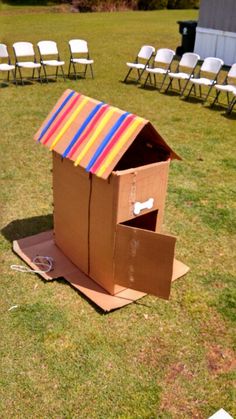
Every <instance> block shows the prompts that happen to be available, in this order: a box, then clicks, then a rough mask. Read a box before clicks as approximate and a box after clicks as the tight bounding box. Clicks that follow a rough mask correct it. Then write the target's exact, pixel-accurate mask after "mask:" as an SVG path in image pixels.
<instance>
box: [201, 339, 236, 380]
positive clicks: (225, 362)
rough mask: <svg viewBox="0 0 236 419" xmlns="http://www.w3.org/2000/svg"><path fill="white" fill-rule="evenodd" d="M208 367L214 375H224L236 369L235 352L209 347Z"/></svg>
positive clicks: (216, 346) (213, 346)
mask: <svg viewBox="0 0 236 419" xmlns="http://www.w3.org/2000/svg"><path fill="white" fill-rule="evenodd" d="M206 357H207V365H208V369H209V371H210V372H211V373H212V374H215V375H217V374H222V373H227V372H230V371H233V370H234V369H236V358H235V353H234V351H233V350H231V349H228V348H221V347H220V346H218V345H211V346H210V345H209V347H208V351H207V356H206Z"/></svg>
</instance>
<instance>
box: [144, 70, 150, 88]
mask: <svg viewBox="0 0 236 419" xmlns="http://www.w3.org/2000/svg"><path fill="white" fill-rule="evenodd" d="M149 78H150V73H148V74H147V77H146V79H145V81H144V83H143V86H144V87H146V84H147V81H148V79H149Z"/></svg>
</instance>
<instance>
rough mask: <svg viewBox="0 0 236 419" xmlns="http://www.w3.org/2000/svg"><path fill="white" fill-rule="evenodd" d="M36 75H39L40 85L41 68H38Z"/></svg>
mask: <svg viewBox="0 0 236 419" xmlns="http://www.w3.org/2000/svg"><path fill="white" fill-rule="evenodd" d="M38 74H39V77H38V78H39V81H40V83H41V84H42V78H41V67H39V68H38Z"/></svg>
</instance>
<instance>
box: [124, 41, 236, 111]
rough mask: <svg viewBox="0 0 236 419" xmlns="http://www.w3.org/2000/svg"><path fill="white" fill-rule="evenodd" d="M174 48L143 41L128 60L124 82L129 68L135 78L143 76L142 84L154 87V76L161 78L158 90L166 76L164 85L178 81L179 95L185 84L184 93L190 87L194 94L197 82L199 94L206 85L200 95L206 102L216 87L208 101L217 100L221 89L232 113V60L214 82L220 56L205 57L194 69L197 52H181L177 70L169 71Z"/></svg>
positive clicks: (235, 97)
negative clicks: (204, 92) (228, 66)
mask: <svg viewBox="0 0 236 419" xmlns="http://www.w3.org/2000/svg"><path fill="white" fill-rule="evenodd" d="M174 57H175V52H174V51H173V50H171V49H168V48H160V49H158V50H157V51H156V52H155V48H154V47H153V46H150V45H144V46H142V47H141V49H140V51H139V52H138V54H137V56H136V57H135V60H134V61H133V62H127V63H126V65H127V66H128V68H129V69H128V72H127V74H126V76H125V79H124V82H127V81H128V79H129V78H130V77H131V72H132V71H133V70H135V72H136V77H135V81H136V82H140V80H141V77H142V76H143V75H144V76H146V77H145V79H144V83H143V86H144V87H145V86H146V85H147V83H150V84H151V85H154V86H155V87H157V76H158V77H159V78H160V85H159V90H160V91H161V90H162V88H163V86H164V83H165V81H166V80H167V82H168V83H167V87H166V88H165V92H167V91H168V90H169V88H173V81H174V80H177V81H178V92H179V94H180V96H182V97H183V96H184V93H185V92H186V88H187V87H188V86H189V85H190V88H189V91H188V93H187V95H186V96H185V97H187V98H188V97H189V96H190V94H191V92H192V90H194V93H195V96H196V95H197V91H196V86H199V94H200V97H201V98H202V97H203V96H202V87H205V88H207V92H206V94H205V96H204V97H203V103H205V102H206V101H207V99H208V97H209V95H210V93H211V91H212V89H215V98H214V100H213V102H212V104H211V106H214V104H215V103H216V102H217V101H218V99H219V95H220V93H221V92H225V93H226V94H227V101H228V108H227V113H231V111H232V109H233V107H234V105H235V104H236V63H235V64H233V65H232V66H231V68H230V70H229V72H228V73H227V75H226V76H225V79H224V81H223V83H222V84H219V83H217V80H218V76H219V73H220V71H221V69H222V66H223V64H224V62H223V60H221V59H220V58H215V57H207V58H205V59H204V60H203V63H202V65H201V66H200V69H199V70H198V72H197V73H196V67H197V65H198V63H199V60H200V56H199V55H198V54H195V53H191V52H187V53H185V54H183V56H182V58H181V60H180V61H179V62H178V65H177V67H176V70H175V71H174V72H173V71H171V64H172V62H173V60H174Z"/></svg>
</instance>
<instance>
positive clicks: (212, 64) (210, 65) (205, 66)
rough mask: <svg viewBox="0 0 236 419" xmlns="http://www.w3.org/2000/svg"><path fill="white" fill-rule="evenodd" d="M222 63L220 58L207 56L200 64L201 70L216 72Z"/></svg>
mask: <svg viewBox="0 0 236 419" xmlns="http://www.w3.org/2000/svg"><path fill="white" fill-rule="evenodd" d="M223 64H224V61H223V60H221V59H220V58H215V57H207V58H205V60H204V61H203V63H202V65H201V72H202V71H203V72H207V73H212V74H218V73H219V71H220V69H221V67H222V65H223Z"/></svg>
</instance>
